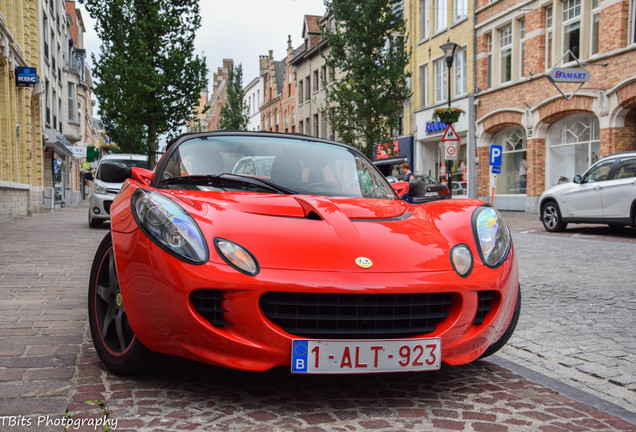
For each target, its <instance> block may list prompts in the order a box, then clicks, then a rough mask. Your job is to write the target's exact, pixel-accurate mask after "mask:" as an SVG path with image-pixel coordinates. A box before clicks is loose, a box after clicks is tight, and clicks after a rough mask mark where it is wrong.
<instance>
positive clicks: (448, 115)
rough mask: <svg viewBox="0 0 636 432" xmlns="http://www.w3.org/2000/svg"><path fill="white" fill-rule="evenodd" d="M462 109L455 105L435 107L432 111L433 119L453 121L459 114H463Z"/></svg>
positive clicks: (445, 121)
mask: <svg viewBox="0 0 636 432" xmlns="http://www.w3.org/2000/svg"><path fill="white" fill-rule="evenodd" d="M463 113H464V110H463V109H461V108H455V107H446V108H437V109H436V110H435V111H434V112H433V119H434V120H437V121H440V122H442V123H447V124H449V123H455V122H457V120H459V116H460V114H463Z"/></svg>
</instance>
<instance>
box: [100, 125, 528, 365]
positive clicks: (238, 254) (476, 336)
mask: <svg viewBox="0 0 636 432" xmlns="http://www.w3.org/2000/svg"><path fill="white" fill-rule="evenodd" d="M246 157H270V158H272V159H273V163H272V165H271V172H270V174H269V176H266V177H261V176H252V175H243V174H234V173H231V171H232V169H233V168H234V167H235V166H236V163H237V161H239V160H242V159H244V158H246ZM107 167H108V169H105V170H104V173H103V174H104V177H105V178H104V180H105V181H108V182H110V183H118V182H121V181H124V180H125V179H127V180H126V182H125V184H124V186H123V188H122V190H121V192H120V193H119V194H118V195H117V197H116V198H115V200H114V202H113V205H112V213H111V215H112V221H111V232H109V233H108V234H106V236H105V237H104V239H103V241H102V243H101V244H100V246H99V248H98V250H97V253H96V255H95V258H94V261H93V265H92V269H91V275H90V283H89V289H88V297H89V323H90V329H91V335H92V339H93V343H94V345H95V349H96V351H97V354H98V355H99V357H100V359H101V360H102V362H103V363H104V364H105V366H106V367H107V368H108V369H109V370H111V371H113V372H115V373H118V374H131V373H135V372H138V371H140V370H144V369H146V368H147V365H148V364H149V363H148V357H149V356H151V355H152V354H151V353H152V352H159V353H163V354H169V355H173V356H180V357H185V358H188V359H192V360H196V361H200V362H205V363H210V364H214V365H218V366H223V367H228V368H235V369H242V370H251V371H263V370H267V369H270V368H274V367H279V366H287V367H290V369H291V372H292V373H317V374H321V373H330V374H331V373H379V372H399V371H425V370H434V369H439V368H440V366H441V363H446V364H450V365H459V364H465V363H469V362H472V361H474V360H476V359H478V358H480V357H485V356H488V355H490V354H493V353H494V352H496V351H497V350H499V349H500V348H501V347H502V346H503V345H504V344H505V343H506V341H507V340H508V338H509V337H510V335H511V334H512V332H513V330H514V328H515V326H516V323H517V320H518V317H519V311H520V307H521V294H520V291H519V276H518V270H517V262H516V258H515V251H514V248H513V245H512V238H511V235H510V231H509V229H508V228H507V226H506V224H505V222H504V220H503V219H502V217H501V216H500V215H499V213H498V212H497V211H496V210H495V209H494V208H492V207H491V206H489V205H488V204H486V203H484V202H482V201H478V200H452V201H451V200H448V201H439V202H434V203H430V204H427V205H426V206H416V205H412V204H409V203H407V202H405V201H403V200H401V199H399V197H398V196H397V194H396V193H395V191H394V190H393V189H392V188H391V186H390V185H389V183H388V182H387V181H386V179H385V178H384V177H383V176H382V173H381V172H380V171H379V170H378V169H377V168H376V167H375V166H374V165H373V164H372V163H371V161H369V160H368V159H367V158H366V157H365V156H364V155H363V154H362V153H361V152H359V151H358V150H356V149H355V148H353V147H350V146H347V145H345V144H341V143H337V142H334V141H328V140H323V139H319V138H312V137H301V136H298V135H286V134H276V133H266V132H261V133H258V132H237V131H217V132H202V133H194V134H185V135H182V136H180V137H178V138H176V139H175V140H173V141H171V142H170V143H169V145H168V148H167V151H166V153H165V154H164V156H163V158H162V159H161V160H160V161H159V163H158V164H157V166H156V167H155V169H154V171H149V170H145V169H141V168H128V167H125V166H123V165H121V164H119V165H118V164H108V165H107ZM105 168H106V167H105Z"/></svg>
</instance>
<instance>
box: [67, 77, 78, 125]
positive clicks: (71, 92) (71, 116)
mask: <svg viewBox="0 0 636 432" xmlns="http://www.w3.org/2000/svg"><path fill="white" fill-rule="evenodd" d="M75 110H76V108H75V84H74V83H71V82H70V83H68V121H71V122H74V121H75Z"/></svg>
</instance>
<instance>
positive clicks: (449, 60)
mask: <svg viewBox="0 0 636 432" xmlns="http://www.w3.org/2000/svg"><path fill="white" fill-rule="evenodd" d="M458 46H459V45H457V44H456V43H455V42H451V41H450V39H447V41H446V43H445V44H442V45H441V46H440V48H441V49H442V51H444V59H445V60H446V67H447V68H448V107H449V108H450V106H451V67H452V66H453V60H455V50H456V49H457V47H458ZM448 190H449V191H450V196H451V198H452V197H453V161H452V160H451V159H449V160H448Z"/></svg>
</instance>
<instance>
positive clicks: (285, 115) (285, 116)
mask: <svg viewBox="0 0 636 432" xmlns="http://www.w3.org/2000/svg"><path fill="white" fill-rule="evenodd" d="M283 118H284V119H285V132H288V131H289V117H288V116H287V110H285V113H284V114H283Z"/></svg>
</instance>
